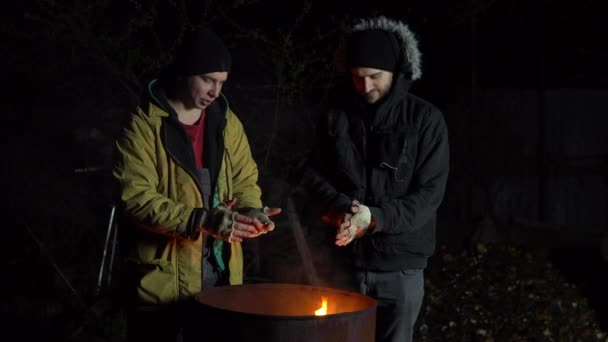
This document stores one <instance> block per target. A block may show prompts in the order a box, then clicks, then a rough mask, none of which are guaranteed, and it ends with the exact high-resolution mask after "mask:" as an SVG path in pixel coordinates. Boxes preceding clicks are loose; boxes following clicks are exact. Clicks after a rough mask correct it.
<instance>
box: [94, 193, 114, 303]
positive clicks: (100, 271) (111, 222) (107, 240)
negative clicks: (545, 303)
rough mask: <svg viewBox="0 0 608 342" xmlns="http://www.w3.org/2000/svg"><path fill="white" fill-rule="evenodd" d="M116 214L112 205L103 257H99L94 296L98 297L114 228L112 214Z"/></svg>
mask: <svg viewBox="0 0 608 342" xmlns="http://www.w3.org/2000/svg"><path fill="white" fill-rule="evenodd" d="M115 213H116V205H115V204H113V205H112V208H111V209H110V220H109V222H108V229H107V231H106V241H105V244H104V247H103V255H102V257H101V266H100V267H99V276H98V278H97V288H96V289H95V295H96V296H99V294H100V293H101V286H102V283H103V270H104V268H105V263H106V255H107V254H108V245H109V244H110V237H111V236H112V228H113V227H114V214H115Z"/></svg>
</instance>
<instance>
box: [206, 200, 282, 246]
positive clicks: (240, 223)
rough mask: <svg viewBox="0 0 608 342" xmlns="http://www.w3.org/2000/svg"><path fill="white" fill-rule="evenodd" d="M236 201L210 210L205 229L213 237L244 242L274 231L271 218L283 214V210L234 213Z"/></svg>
mask: <svg viewBox="0 0 608 342" xmlns="http://www.w3.org/2000/svg"><path fill="white" fill-rule="evenodd" d="M235 203H236V199H232V200H230V201H226V202H224V203H222V204H220V205H219V206H217V207H216V208H213V209H211V210H209V212H208V214H207V218H206V220H205V224H204V227H205V229H206V230H207V231H209V232H210V233H211V234H212V235H214V236H216V237H217V238H220V239H222V240H225V241H228V242H230V243H232V242H242V241H243V239H251V238H255V237H258V236H260V235H262V234H266V233H268V232H270V231H272V230H274V227H275V226H274V222H273V221H272V220H270V217H271V216H275V215H278V214H280V213H281V208H268V207H264V208H263V209H253V208H247V209H240V210H237V211H232V207H233V206H234V204H235Z"/></svg>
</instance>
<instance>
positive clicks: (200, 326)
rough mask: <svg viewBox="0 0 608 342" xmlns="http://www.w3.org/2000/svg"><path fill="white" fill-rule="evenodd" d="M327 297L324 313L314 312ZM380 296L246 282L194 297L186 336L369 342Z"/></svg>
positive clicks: (189, 338) (190, 341)
mask: <svg viewBox="0 0 608 342" xmlns="http://www.w3.org/2000/svg"><path fill="white" fill-rule="evenodd" d="M323 298H325V299H326V303H327V305H326V314H325V315H323V316H317V315H315V311H317V310H318V309H321V308H322V307H323V305H322V304H323ZM376 305H377V304H376V300H374V299H373V298H371V297H368V296H364V295H362V294H359V293H356V292H350V291H344V290H338V289H332V288H326V287H317V286H308V285H299V284H245V285H235V286H221V287H214V288H210V289H206V290H204V291H203V292H201V293H199V294H198V295H197V296H196V297H195V303H194V305H193V306H192V312H191V313H190V314H189V315H188V317H189V318H188V320H189V322H188V323H187V325H186V326H187V328H186V330H185V333H184V340H185V341H187V342H193V341H248V342H251V341H264V342H268V341H294V342H297V341H307V342H311V341H315V342H337V341H349V342H353V341H354V342H371V341H374V338H375V328H376Z"/></svg>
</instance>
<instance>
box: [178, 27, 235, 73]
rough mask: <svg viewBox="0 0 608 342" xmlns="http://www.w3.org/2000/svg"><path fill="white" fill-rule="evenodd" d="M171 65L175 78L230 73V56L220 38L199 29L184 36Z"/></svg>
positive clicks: (208, 31)
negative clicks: (220, 72)
mask: <svg viewBox="0 0 608 342" xmlns="http://www.w3.org/2000/svg"><path fill="white" fill-rule="evenodd" d="M172 64H173V65H172V67H173V68H172V69H173V70H174V72H175V73H176V76H192V75H202V74H208V73H211V72H219V71H230V66H231V64H232V56H231V55H230V51H228V48H227V47H226V45H224V42H223V41H222V39H221V38H220V37H218V36H217V35H216V34H215V33H213V32H212V31H210V30H209V29H205V28H201V29H198V30H195V31H188V32H187V33H186V34H185V36H184V37H183V39H182V43H181V44H180V46H179V48H178V49H177V52H176V55H175V59H174V61H173V63H172Z"/></svg>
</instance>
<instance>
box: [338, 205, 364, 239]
mask: <svg viewBox="0 0 608 342" xmlns="http://www.w3.org/2000/svg"><path fill="white" fill-rule="evenodd" d="M350 210H351V212H350V213H348V212H347V213H345V214H344V219H343V220H342V223H341V224H340V227H339V228H338V234H336V245H337V246H346V245H348V244H349V243H351V242H352V241H353V240H354V239H356V238H360V237H361V236H363V235H365V233H366V232H367V231H368V230H369V228H370V225H371V223H372V213H371V211H370V210H369V208H368V207H367V206H365V205H363V204H361V203H359V201H357V200H353V201H352V204H351V208H350Z"/></svg>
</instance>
